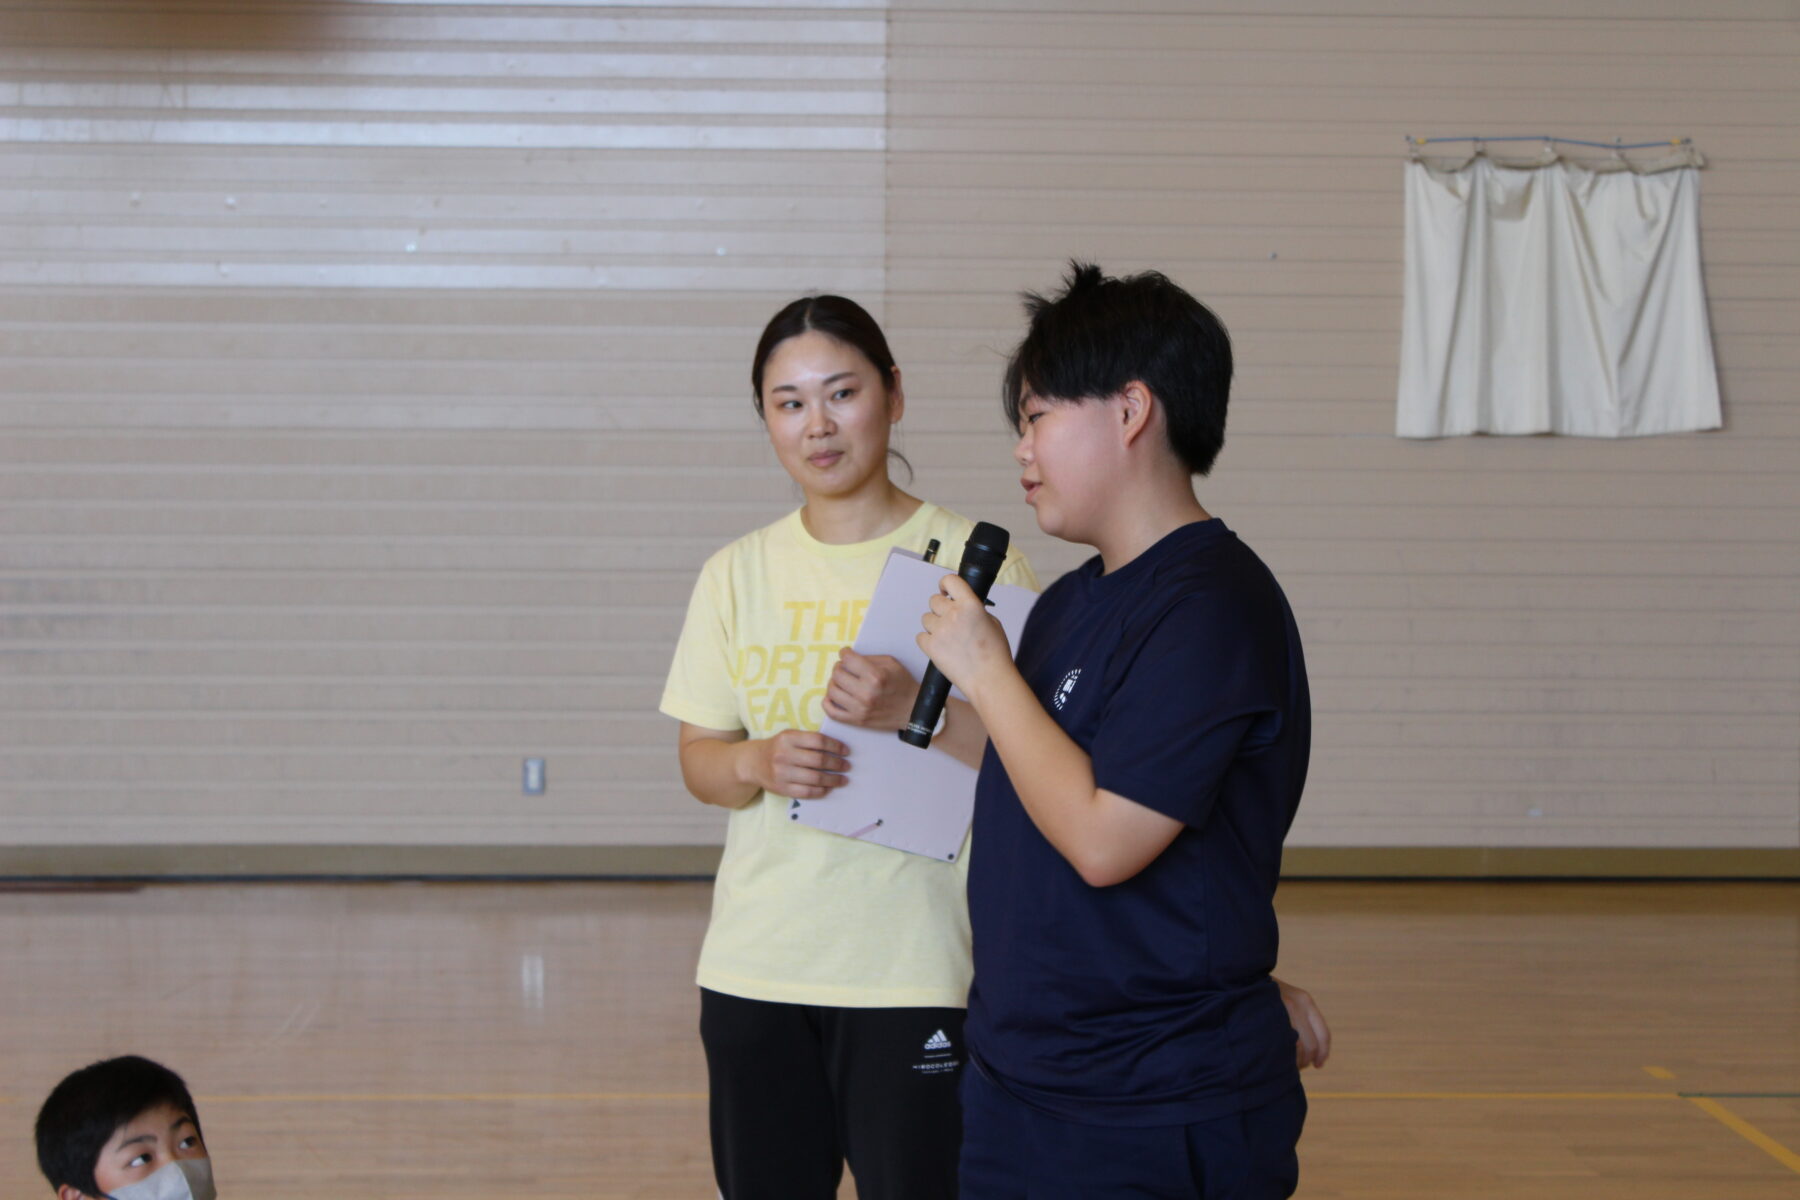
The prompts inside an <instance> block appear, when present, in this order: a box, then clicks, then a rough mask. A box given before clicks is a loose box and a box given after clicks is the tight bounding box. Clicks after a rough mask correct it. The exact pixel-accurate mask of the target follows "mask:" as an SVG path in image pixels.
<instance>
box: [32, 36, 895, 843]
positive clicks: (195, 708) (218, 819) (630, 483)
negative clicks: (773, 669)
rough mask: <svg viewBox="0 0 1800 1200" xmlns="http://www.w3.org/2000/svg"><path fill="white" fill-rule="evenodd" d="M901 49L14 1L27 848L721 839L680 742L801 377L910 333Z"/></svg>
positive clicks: (774, 506)
mask: <svg viewBox="0 0 1800 1200" xmlns="http://www.w3.org/2000/svg"><path fill="white" fill-rule="evenodd" d="M886 27H887V22H886V13H885V10H884V8H883V7H882V6H881V5H879V4H870V3H857V2H850V3H841V4H835V5H807V6H785V7H784V6H782V5H779V4H743V3H726V4H716V5H706V6H700V5H663V6H655V7H637V8H631V7H626V6H620V5H615V4H606V3H592V4H579V5H578V4H555V3H545V4H531V5H522V4H515V3H504V2H496V3H480V4H470V3H446V4H432V5H423V4H405V3H385V2H378V0H377V2H357V3H335V2H333V3H327V2H322V0H321V2H316V3H313V2H299V3H293V4H285V5H280V6H273V5H271V6H254V5H244V6H232V5H226V6H219V5H216V4H211V3H200V2H194V3H181V2H172V3H158V4H139V3H135V2H133V3H121V2H117V0H112V2H84V0H74V2H71V3H68V4H59V5H55V6H44V5H41V4H36V3H28V2H25V0H19V2H15V3H4V2H0V82H3V83H4V86H3V87H0V730H3V731H4V732H3V733H0V841H5V842H8V843H17V844H26V845H30V844H37V845H47V846H53V845H62V844H80V843H94V844H108V843H130V842H134V841H143V842H153V843H157V844H163V845H179V844H189V843H194V842H211V843H218V844H222V845H231V844H239V843H242V842H246V841H247V842H260V841H266V842H269V843H314V844H333V845H342V844H353V843H359V842H367V843H410V844H420V845H423V844H443V845H469V846H480V845H484V844H485V845H495V846H499V845H502V844H505V845H518V844H532V843H534V842H535V843H543V842H546V841H548V842H554V843H559V844H568V845H579V844H605V843H618V844H632V845H691V844H695V843H704V842H709V841H715V840H717V838H718V837H719V834H720V832H721V821H720V817H719V814H717V813H716V812H713V811H711V810H707V809H705V808H703V807H702V806H701V805H699V804H697V803H695V802H693V801H692V800H691V799H689V798H688V797H686V796H685V795H684V794H683V792H682V789H681V786H680V783H679V778H678V774H677V771H676V765H675V760H674V756H673V753H672V746H673V738H674V729H673V725H672V723H670V722H669V721H667V719H666V718H663V717H660V716H658V715H657V714H656V713H655V711H654V708H655V703H656V699H657V696H658V694H659V692H660V685H661V680H662V677H663V674H664V672H665V671H666V669H667V664H668V657H669V651H670V648H671V645H672V642H673V639H674V635H675V632H676V630H677V629H678V627H679V623H680V619H681V613H682V611H683V608H684V606H685V603H686V598H687V594H688V591H689V589H690V587H691V585H692V580H693V575H694V572H695V570H696V569H697V568H698V566H699V564H700V562H701V561H702V560H703V559H704V558H705V557H706V556H707V554H709V553H710V552H711V551H712V550H713V549H715V548H716V547H717V546H718V545H719V544H721V543H722V542H724V541H726V540H729V538H731V537H733V536H735V535H736V534H738V533H740V532H743V530H744V529H745V528H746V527H747V525H748V524H751V523H754V522H755V521H758V520H767V519H773V518H774V517H775V516H777V515H779V514H780V513H781V512H783V511H785V510H786V509H787V508H788V507H790V506H791V503H792V501H791V498H790V496H789V492H788V488H787V485H786V483H785V480H784V479H782V478H781V477H780V474H779V471H778V470H777V469H776V468H775V467H774V463H773V459H772V456H771V455H770V453H769V451H768V449H767V445H766V442H765V441H764V439H763V437H762V435H761V433H760V431H759V429H758V426H757V423H756V419H755V416H754V414H753V412H752V410H751V406H750V403H749V395H748V378H747V377H748V367H749V357H750V352H751V348H752V346H753V345H754V341H755V337H756V333H757V331H758V330H759V329H760V327H761V325H762V323H763V321H764V320H765V319H766V318H767V316H768V314H769V313H770V312H771V311H772V310H773V309H774V307H776V306H777V305H778V304H780V303H781V302H783V301H784V300H786V299H789V298H791V297H792V296H794V295H796V294H800V293H802V292H805V291H810V290H817V289H823V288H830V289H833V290H840V291H846V292H849V293H851V294H854V295H859V296H862V297H864V298H865V299H867V300H868V301H869V302H870V304H871V305H872V306H873V307H874V308H876V309H877V310H880V309H881V307H882V305H881V301H882V296H883V292H884V289H885V271H886V261H885V259H886V246H885V241H884V238H885V213H886V197H885V191H884V188H885V169H886V161H885V157H884V147H885V139H886V61H887V56H886ZM526 756H538V757H545V758H547V759H548V761H549V778H550V780H551V786H550V789H549V790H548V791H547V792H546V793H545V794H544V795H542V796H529V797H528V796H523V795H521V794H520V762H521V759H522V758H524V757H526Z"/></svg>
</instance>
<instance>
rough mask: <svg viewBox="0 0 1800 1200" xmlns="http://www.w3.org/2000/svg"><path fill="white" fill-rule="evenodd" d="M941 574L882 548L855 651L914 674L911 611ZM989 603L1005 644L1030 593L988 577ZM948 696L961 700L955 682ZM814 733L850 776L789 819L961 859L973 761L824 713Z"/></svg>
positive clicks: (1017, 630) (922, 606)
mask: <svg viewBox="0 0 1800 1200" xmlns="http://www.w3.org/2000/svg"><path fill="white" fill-rule="evenodd" d="M948 574H954V571H953V570H950V569H947V568H946V567H945V565H944V564H943V563H934V562H928V561H926V560H925V559H923V558H921V557H919V555H918V554H916V553H914V552H913V551H910V550H901V549H898V548H896V549H894V550H891V551H889V553H888V560H887V563H886V564H885V565H884V566H883V567H882V570H881V579H880V581H879V582H878V583H876V585H875V595H874V596H873V597H872V598H871V599H870V601H869V608H868V612H867V613H866V614H865V615H864V617H863V623H862V629H861V630H860V631H859V632H858V634H857V637H856V647H855V648H856V652H857V653H858V654H870V655H872V654H889V655H892V656H893V657H895V658H897V659H899V660H900V662H901V663H902V664H904V665H905V667H906V669H907V670H908V671H910V672H911V673H912V676H913V678H914V679H918V678H920V677H922V676H923V675H924V674H925V668H926V666H927V665H928V663H929V660H927V659H926V657H925V652H924V651H923V650H921V649H919V645H918V642H917V641H916V640H915V639H916V638H917V637H918V634H919V617H920V616H921V615H922V614H923V613H924V612H925V610H926V607H927V606H928V605H929V604H930V603H931V597H932V596H933V595H935V594H936V593H937V591H938V585H939V583H940V582H941V581H942V580H943V578H944V576H945V575H948ZM988 601H989V603H990V605H991V607H990V608H989V610H988V611H989V612H991V613H993V615H994V616H995V617H997V618H998V619H999V621H1000V625H1001V627H1002V628H1003V629H1005V630H1006V640H1007V642H1008V643H1009V644H1010V645H1012V646H1013V647H1015V649H1016V648H1017V646H1018V644H1019V635H1020V634H1021V633H1022V632H1023V631H1024V629H1025V618H1026V617H1027V616H1028V615H1030V613H1031V606H1032V605H1033V604H1035V603H1036V602H1037V593H1036V592H1034V591H1032V590H1031V589H1030V588H1022V587H1015V586H1013V585H1011V584H1002V583H997V584H995V585H994V586H993V587H992V588H991V589H990V590H989V592H988ZM950 694H951V695H952V696H954V697H956V698H957V699H959V700H962V699H966V697H964V696H963V694H962V693H961V692H960V691H957V690H956V689H954V688H952V689H951V691H950ZM819 729H820V732H821V733H824V734H826V735H827V736H829V737H834V738H836V739H837V740H838V741H840V742H843V743H844V744H845V745H846V746H848V747H849V748H850V756H849V757H850V771H849V782H848V783H846V784H845V785H844V786H843V787H840V788H836V789H834V790H833V791H832V793H831V794H830V795H829V796H825V797H823V798H821V799H818V800H790V801H789V808H788V816H789V818H790V819H791V820H794V821H797V822H799V823H800V824H802V825H809V826H811V827H812V828H814V829H820V830H823V831H825V832H827V833H837V834H842V835H843V836H845V837H853V838H857V839H859V840H861V841H866V842H876V843H878V844H880V845H883V846H891V847H892V848H893V849H895V850H904V851H906V852H907V853H909V854H922V855H924V856H925V857H927V858H935V859H937V860H938V861H940V862H951V863H953V862H955V861H956V860H957V859H958V858H960V857H961V856H962V849H963V842H964V840H965V839H966V838H967V837H968V834H969V821H970V818H971V817H972V816H973V815H974V812H975V778H976V772H975V769H974V768H973V767H968V766H965V765H963V764H962V763H960V762H958V761H957V760H956V759H954V758H952V757H950V756H949V755H948V754H946V753H944V752H943V751H942V750H940V749H937V748H935V747H933V748H930V749H925V750H921V749H919V748H917V747H915V746H909V745H907V744H906V743H905V742H902V741H901V740H900V739H899V738H898V737H896V736H895V734H894V731H893V730H891V729H862V728H860V727H858V726H855V725H845V724H843V723H842V722H839V721H834V720H832V719H831V718H830V717H829V716H828V717H826V718H825V719H824V721H823V722H822V723H821V724H820V726H819Z"/></svg>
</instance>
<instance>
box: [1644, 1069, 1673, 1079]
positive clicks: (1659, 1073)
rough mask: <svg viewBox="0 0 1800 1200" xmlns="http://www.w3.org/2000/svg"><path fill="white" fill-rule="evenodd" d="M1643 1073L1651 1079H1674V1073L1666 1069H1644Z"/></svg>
mask: <svg viewBox="0 0 1800 1200" xmlns="http://www.w3.org/2000/svg"><path fill="white" fill-rule="evenodd" d="M1644 1073H1645V1074H1647V1075H1649V1076H1650V1077H1651V1078H1652V1079H1673V1078H1675V1072H1673V1071H1671V1070H1669V1068H1667V1067H1645V1068H1644Z"/></svg>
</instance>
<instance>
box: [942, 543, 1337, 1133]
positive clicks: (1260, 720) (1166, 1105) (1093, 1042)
mask: <svg viewBox="0 0 1800 1200" xmlns="http://www.w3.org/2000/svg"><path fill="white" fill-rule="evenodd" d="M1017 658H1018V663H1019V669H1020V671H1021V672H1022V673H1023V674H1024V676H1025V680H1026V682H1027V683H1029V684H1030V685H1031V687H1032V690H1033V691H1034V692H1035V693H1036V694H1037V697H1038V699H1039V700H1040V701H1041V702H1042V703H1043V705H1044V707H1045V709H1047V710H1048V711H1049V712H1050V714H1051V716H1053V717H1055V719H1056V722H1057V724H1058V725H1060V726H1062V728H1063V731H1064V732H1065V733H1067V734H1068V735H1069V736H1070V737H1071V738H1072V739H1073V740H1074V741H1075V743H1076V744H1077V745H1079V746H1080V747H1081V748H1082V749H1083V750H1084V751H1086V752H1087V753H1088V754H1089V755H1090V756H1091V757H1092V759H1093V764H1094V781H1095V783H1096V784H1097V785H1098V786H1100V787H1101V788H1104V789H1106V790H1107V791H1110V792H1115V793H1117V794H1119V795H1121V796H1125V797H1127V798H1129V799H1131V800H1134V801H1136V802H1137V803H1139V804H1142V805H1145V806H1147V807H1149V808H1152V809H1155V810H1156V811H1157V812H1160V813H1163V814H1165V815H1167V816H1170V817H1174V818H1175V819H1176V820H1179V821H1180V822H1182V824H1183V826H1184V828H1183V829H1182V830H1181V832H1180V833H1179V834H1177V835H1176V837H1175V840H1174V841H1173V842H1172V843H1170V845H1169V847H1168V849H1166V850H1164V851H1163V853H1162V854H1161V855H1159V856H1158V857H1157V858H1156V860H1155V861H1154V862H1152V863H1151V864H1150V865H1149V866H1147V867H1145V868H1144V870H1143V871H1141V872H1140V873H1139V874H1137V875H1136V876H1134V877H1133V878H1131V879H1128V880H1126V881H1125V882H1123V883H1121V884H1118V885H1116V886H1114V887H1106V888H1096V887H1091V886H1089V885H1088V884H1087V883H1084V882H1083V881H1082V879H1081V876H1080V875H1078V874H1077V873H1076V871H1075V868H1074V867H1072V866H1070V865H1069V863H1068V861H1067V860H1066V859H1064V858H1063V857H1062V855H1061V854H1059V853H1058V852H1057V850H1056V849H1055V847H1053V846H1052V845H1051V844H1050V843H1049V841H1047V840H1046V839H1045V838H1044V836H1043V834H1041V833H1039V832H1038V829H1037V826H1036V825H1034V824H1032V821H1031V818H1030V816H1029V815H1027V814H1026V812H1025V809H1024V807H1023V806H1022V805H1021V804H1020V802H1019V796H1018V793H1017V792H1016V791H1014V790H1013V785H1012V781H1011V780H1010V779H1008V778H1007V775H1006V771H1005V769H1004V768H1003V767H1002V766H1001V765H1000V759H999V757H998V755H997V754H996V753H995V752H994V749H993V747H992V746H991V745H990V746H989V747H988V751H987V756H986V758H985V759H984V760H983V762H982V766H981V779H980V782H979V783H978V784H977V787H976V793H975V833H974V839H973V842H972V846H973V849H972V852H971V855H970V861H969V913H970V918H971V921H972V923H973V926H974V939H975V983H974V987H973V988H972V989H971V991H970V994H969V1015H968V1023H967V1025H966V1027H965V1032H966V1038H967V1043H968V1047H969V1051H970V1055H971V1058H972V1059H973V1061H974V1063H975V1065H976V1066H977V1068H978V1069H981V1070H983V1071H985V1072H986V1073H987V1074H988V1076H989V1077H990V1078H992V1079H993V1080H994V1082H995V1083H997V1084H998V1085H999V1086H1000V1087H1002V1088H1004V1089H1006V1090H1007V1091H1009V1092H1011V1093H1012V1094H1013V1095H1014V1096H1016V1097H1017V1098H1019V1099H1020V1100H1022V1101H1024V1102H1025V1103H1027V1104H1030V1105H1032V1106H1034V1107H1037V1108H1039V1109H1042V1110H1044V1111H1046V1112H1049V1113H1052V1114H1055V1115H1057V1116H1060V1117H1063V1118H1065V1119H1068V1120H1074V1121H1080V1122H1086V1123H1089V1124H1100V1125H1182V1124H1189V1123H1192V1122H1195V1121H1202V1120H1207V1119H1209V1118H1212V1117H1216V1116H1220V1115H1222V1114H1224V1113H1229V1112H1232V1111H1236V1110H1238V1109H1242V1108H1249V1107H1253V1106H1255V1105H1258V1104H1261V1103H1264V1102H1266V1101H1268V1100H1272V1099H1274V1098H1276V1097H1278V1096H1280V1095H1281V1094H1283V1093H1284V1092H1286V1091H1287V1090H1288V1089H1290V1088H1292V1087H1294V1086H1295V1085H1296V1084H1297V1083H1298V1072H1297V1069H1296V1067H1295V1065H1294V1039H1295V1035H1294V1032H1293V1029H1292V1027H1291V1026H1290V1025H1289V1024H1288V1019H1287V1011H1286V1009H1285V1008H1284V1007H1283V1005H1282V1003H1281V997H1280V994H1279V992H1278V991H1277V989H1276V986H1275V984H1274V982H1273V981H1272V980H1271V979H1270V977H1269V972H1270V971H1271V970H1273V968H1274V966H1275V955H1276V943H1277V935H1276V927H1275V909H1274V898H1275V886H1276V882H1277V878H1278V876H1279V874H1280V869H1281V843H1282V839H1283V838H1285V837H1286V836H1287V831H1288V826H1289V825H1291V824H1292V823H1293V819H1294V811H1295V809H1296V808H1297V807H1298V805H1299V803H1300V791H1301V787H1302V786H1303V784H1304V783H1305V780H1306V764H1307V755H1308V752H1309V749H1310V746H1311V740H1312V731H1311V727H1312V721H1311V703H1310V700H1309V697H1308V693H1307V686H1306V664H1305V662H1304V661H1303V659H1302V657H1301V653H1300V635H1299V631H1298V630H1297V629H1296V628H1295V625H1294V616H1293V613H1292V612H1291V611H1290V610H1289V608H1288V604H1287V599H1286V597H1285V596H1283V595H1282V593H1281V588H1280V586H1279V585H1277V584H1276V582H1275V578H1274V576H1273V575H1271V574H1270V573H1269V569H1268V568H1267V567H1265V566H1264V565H1263V563H1262V560H1261V559H1259V558H1257V557H1256V555H1255V554H1254V553H1252V552H1251V550H1250V548H1249V547H1248V546H1246V545H1244V543H1242V542H1241V541H1239V540H1238V538H1237V535H1236V534H1234V533H1232V532H1231V531H1230V530H1229V529H1227V528H1225V525H1224V523H1223V522H1222V521H1219V520H1217V519H1214V520H1209V521H1199V522H1196V523H1194V524H1191V525H1186V526H1183V527H1182V528H1180V529H1177V530H1176V531H1175V532H1173V533H1171V534H1169V535H1168V536H1167V537H1165V538H1163V539H1162V540H1161V541H1160V542H1158V543H1157V544H1156V545H1155V546H1153V547H1151V548H1150V549H1149V550H1147V551H1146V552H1144V553H1143V554H1142V555H1140V556H1138V557H1137V558H1135V559H1133V560H1132V561H1131V562H1129V563H1127V564H1126V565H1125V566H1123V567H1121V568H1120V569H1119V570H1117V571H1115V572H1113V573H1112V574H1110V575H1103V574H1101V562H1100V559H1099V558H1098V557H1096V558H1093V559H1090V560H1089V561H1088V562H1087V563H1086V564H1084V565H1083V566H1082V567H1080V568H1079V569H1077V570H1075V571H1072V572H1070V573H1069V574H1067V575H1065V576H1063V577H1062V578H1061V579H1059V580H1057V581H1056V583H1055V584H1053V585H1052V586H1051V587H1050V588H1049V589H1048V590H1047V591H1045V593H1044V594H1043V596H1042V597H1040V598H1039V600H1038V602H1037V606H1036V607H1035V608H1034V609H1033V610H1032V613H1031V617H1030V620H1029V621H1028V622H1027V623H1026V626H1025V632H1024V633H1023V634H1022V635H1021V637H1020V639H1019V651H1018V655H1017Z"/></svg>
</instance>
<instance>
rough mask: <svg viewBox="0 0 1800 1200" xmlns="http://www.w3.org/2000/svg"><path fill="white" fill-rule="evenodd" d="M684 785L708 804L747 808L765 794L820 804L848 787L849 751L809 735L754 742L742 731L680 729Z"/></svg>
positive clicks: (786, 733)
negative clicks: (833, 793)
mask: <svg viewBox="0 0 1800 1200" xmlns="http://www.w3.org/2000/svg"><path fill="white" fill-rule="evenodd" d="M677 750H678V752H679V754H680V755H681V781H682V782H683V783H685V784H687V789H688V791H689V792H691V793H693V795H694V798H695V799H696V800H699V801H700V802H701V803H703V804H715V805H717V806H719V807H720V808H742V807H744V805H746V804H748V803H750V801H752V800H754V799H756V797H757V795H758V794H759V793H761V792H764V791H770V792H774V793H775V794H776V795H778V796H791V797H793V798H794V799H796V800H817V799H818V798H819V797H821V796H823V795H825V794H826V793H828V792H829V791H831V789H832V788H837V787H842V786H844V783H845V779H844V772H846V771H848V770H849V769H850V762H849V759H848V758H846V757H845V756H846V755H847V754H849V753H850V747H848V746H846V745H844V743H842V742H840V741H838V740H837V739H836V738H829V737H826V736H825V735H824V734H822V733H813V732H810V731H808V730H805V729H784V730H782V731H781V732H780V733H778V734H776V735H775V736H774V737H772V738H755V739H752V738H750V737H749V735H748V734H746V733H745V732H744V731H743V730H742V729H706V728H703V727H701V726H699V725H689V724H688V723H687V722H686V721H683V722H682V723H681V735H680V740H679V742H678V743H677Z"/></svg>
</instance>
